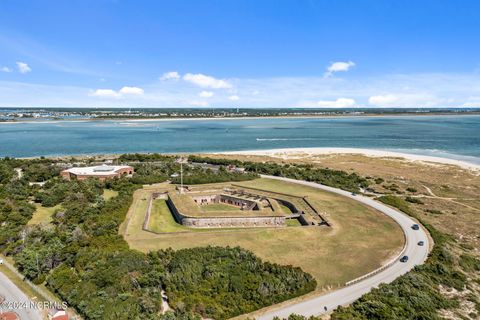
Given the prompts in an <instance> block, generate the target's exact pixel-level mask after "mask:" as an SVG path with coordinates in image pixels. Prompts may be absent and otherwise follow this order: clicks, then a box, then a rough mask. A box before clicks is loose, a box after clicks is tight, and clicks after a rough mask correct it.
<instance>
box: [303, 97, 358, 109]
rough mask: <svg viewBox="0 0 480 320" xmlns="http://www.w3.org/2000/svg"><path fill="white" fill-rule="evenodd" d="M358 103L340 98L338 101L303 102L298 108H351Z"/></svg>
mask: <svg viewBox="0 0 480 320" xmlns="http://www.w3.org/2000/svg"><path fill="white" fill-rule="evenodd" d="M355 104H356V101H355V100H354V99H350V98H338V99H336V100H319V101H303V102H301V103H299V105H298V107H303V108H351V107H354V106H355Z"/></svg>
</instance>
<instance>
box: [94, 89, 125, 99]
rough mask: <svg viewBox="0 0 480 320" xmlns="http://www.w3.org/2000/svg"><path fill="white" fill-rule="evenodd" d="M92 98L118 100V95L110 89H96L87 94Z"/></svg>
mask: <svg viewBox="0 0 480 320" xmlns="http://www.w3.org/2000/svg"><path fill="white" fill-rule="evenodd" d="M89 95H90V96H92V97H101V98H119V97H120V94H119V93H118V92H117V91H115V90H112V89H97V90H95V91H94V92H91V93H90V94H89Z"/></svg>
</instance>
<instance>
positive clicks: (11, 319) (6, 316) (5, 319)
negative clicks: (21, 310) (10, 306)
mask: <svg viewBox="0 0 480 320" xmlns="http://www.w3.org/2000/svg"><path fill="white" fill-rule="evenodd" d="M18 319H20V318H19V317H18V315H17V314H16V313H15V312H4V313H0V320H18Z"/></svg>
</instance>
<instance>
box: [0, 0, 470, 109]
mask: <svg viewBox="0 0 480 320" xmlns="http://www.w3.org/2000/svg"><path fill="white" fill-rule="evenodd" d="M478 12H480V2H479V1H468V0H463V1H454V0H452V1H445V0H435V1H433V0H432V1H428V0H422V1H418V0H417V1H409V0H402V1H388V0H378V1H373V0H372V1H368V0H355V1H354V0H351V1H340V0H338V1H333V0H331V1H314V0H310V1H302V0H292V1H281V0H275V1H274V0H271V1H267V0H255V1H253V0H252V1H250V0H238V1H237V0H223V1H201V0H191V1H186V0H183V1H182V0H179V1H153V0H152V1H125V0H123V1H122V0H118V1H101V0H95V1H93V0H92V1H90V0H82V1H73V0H72V1H62V0H58V1H54V0H51V1H35V0H30V1H23V0H2V1H0V106H4V107H21V106H25V107H46V106H51V107H114V106H118V107H192V106H200V107H237V106H238V107H464V106H472V107H479V106H480V54H479V52H480V41H479V40H478V37H479V35H480V19H478Z"/></svg>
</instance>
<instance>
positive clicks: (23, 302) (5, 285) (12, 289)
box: [0, 272, 42, 320]
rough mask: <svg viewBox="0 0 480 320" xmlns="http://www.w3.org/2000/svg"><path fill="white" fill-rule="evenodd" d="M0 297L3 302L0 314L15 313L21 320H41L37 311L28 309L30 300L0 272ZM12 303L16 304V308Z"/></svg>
mask: <svg viewBox="0 0 480 320" xmlns="http://www.w3.org/2000/svg"><path fill="white" fill-rule="evenodd" d="M0 295H1V296H2V297H4V298H5V301H4V302H3V303H2V304H1V305H0V313H1V312H7V311H13V312H16V313H17V314H18V315H19V316H20V319H21V320H41V319H42V317H41V315H40V313H39V311H38V310H36V309H32V308H30V302H31V300H30V299H29V298H28V297H27V296H26V295H25V294H24V293H23V292H22V291H21V290H20V289H19V288H18V287H17V286H16V285H15V284H14V283H13V282H12V281H10V279H9V278H8V277H7V276H5V275H4V274H3V273H2V272H0ZM12 303H17V305H16V306H14V305H12Z"/></svg>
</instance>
